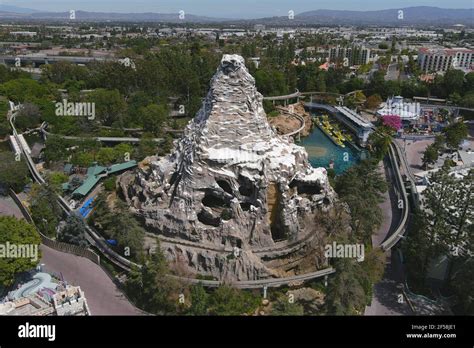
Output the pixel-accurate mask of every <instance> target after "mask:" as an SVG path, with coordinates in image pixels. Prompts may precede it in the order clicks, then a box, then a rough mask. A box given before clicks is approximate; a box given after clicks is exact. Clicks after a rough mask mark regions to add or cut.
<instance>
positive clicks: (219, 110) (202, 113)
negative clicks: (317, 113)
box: [120, 55, 335, 281]
mask: <svg viewBox="0 0 474 348" xmlns="http://www.w3.org/2000/svg"><path fill="white" fill-rule="evenodd" d="M262 100H263V97H262V95H261V94H260V93H259V92H258V91H257V89H256V87H255V80H254V78H253V77H252V76H251V75H250V74H249V72H248V70H247V69H246V67H245V64H244V59H243V58H242V57H240V56H238V55H224V56H223V58H222V61H221V64H220V66H219V68H218V69H217V72H216V73H215V75H214V77H213V78H212V81H211V85H210V90H209V92H208V94H207V97H206V99H205V101H204V102H203V105H202V108H201V109H200V110H199V112H198V113H197V115H196V116H195V118H194V119H193V120H191V121H190V123H189V124H188V125H187V127H186V129H185V132H184V135H183V137H182V138H181V139H180V140H179V141H176V142H175V148H174V150H173V152H172V153H171V154H170V155H168V156H166V157H164V158H158V157H156V156H154V157H150V158H148V159H147V160H146V161H144V162H143V163H142V164H141V165H140V168H139V169H138V172H137V173H136V174H134V175H125V176H123V177H122V178H121V180H120V185H121V187H122V191H123V193H124V195H125V198H126V199H127V201H128V202H129V204H130V206H131V209H132V210H133V211H134V212H135V213H136V214H137V215H138V216H139V217H140V218H141V219H142V220H143V222H144V223H145V225H146V226H147V229H148V230H149V231H153V232H154V233H157V234H159V235H161V236H162V237H163V238H164V239H165V241H162V243H161V244H162V247H163V249H164V251H165V253H166V255H167V257H168V258H169V259H170V260H174V261H175V262H179V263H181V265H182V266H184V267H185V268H186V269H187V270H188V271H189V272H191V273H199V274H203V275H208V276H212V277H214V278H217V279H221V280H229V281H232V280H252V279H259V278H268V277H278V276H282V275H284V274H285V272H284V271H282V270H279V269H276V268H271V267H268V266H266V265H265V261H264V260H262V257H260V256H259V255H261V254H262V251H265V254H266V257H267V256H268V254H269V253H270V254H271V252H272V250H273V249H275V250H277V249H278V250H280V253H279V254H278V255H280V254H281V249H282V248H283V249H284V248H285V247H288V248H289V247H290V246H294V245H297V244H298V243H300V242H301V243H302V242H303V241H305V240H307V239H308V238H310V237H311V234H312V233H317V232H315V231H314V230H312V229H311V224H310V223H308V221H311V217H312V216H313V215H314V214H315V212H316V211H321V210H322V211H325V210H328V209H331V207H332V202H333V200H334V199H335V193H334V191H333V190H332V188H331V187H330V185H329V183H328V178H327V175H326V170H325V169H324V168H312V167H311V165H310V164H309V162H308V155H307V153H306V151H305V150H304V148H302V147H300V146H297V145H295V144H294V143H293V139H292V138H288V137H282V136H278V135H277V134H276V133H275V132H274V130H273V129H272V128H271V127H270V125H269V124H268V122H267V118H266V114H265V111H264V110H263V105H262ZM293 249H294V248H293ZM293 249H292V250H293Z"/></svg>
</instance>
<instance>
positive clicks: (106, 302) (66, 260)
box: [41, 245, 141, 315]
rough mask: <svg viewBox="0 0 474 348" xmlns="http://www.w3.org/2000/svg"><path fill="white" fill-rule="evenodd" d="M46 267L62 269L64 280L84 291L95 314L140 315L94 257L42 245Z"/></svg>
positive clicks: (55, 270)
mask: <svg viewBox="0 0 474 348" xmlns="http://www.w3.org/2000/svg"><path fill="white" fill-rule="evenodd" d="M41 252H42V258H41V263H43V264H44V265H45V266H44V267H45V270H48V271H51V272H55V273H57V274H59V273H62V275H63V277H64V280H66V281H68V282H69V283H70V284H74V285H78V286H80V287H81V289H82V290H83V291H84V293H85V296H86V299H87V303H88V304H89V308H90V310H91V312H92V315H140V314H141V312H140V311H139V310H138V309H136V308H135V307H134V306H133V305H132V304H131V303H130V302H129V301H128V300H127V299H126V298H125V296H124V295H123V294H122V293H121V292H120V290H119V289H118V288H117V287H116V285H115V284H114V282H113V281H112V280H111V279H110V278H109V277H108V276H107V274H105V272H104V271H103V270H102V268H100V266H98V265H96V264H95V263H93V262H92V261H90V260H88V259H86V258H84V257H79V256H75V255H71V254H66V253H62V252H59V251H56V250H54V249H51V248H49V247H47V246H45V245H41Z"/></svg>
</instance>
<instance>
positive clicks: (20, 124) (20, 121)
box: [15, 103, 41, 129]
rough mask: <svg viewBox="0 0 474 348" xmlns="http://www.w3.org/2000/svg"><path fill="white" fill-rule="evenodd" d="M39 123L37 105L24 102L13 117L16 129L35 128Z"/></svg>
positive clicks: (39, 114) (39, 113) (39, 115)
mask: <svg viewBox="0 0 474 348" xmlns="http://www.w3.org/2000/svg"><path fill="white" fill-rule="evenodd" d="M40 123H41V112H40V109H39V108H38V106H36V105H35V104H32V103H25V104H23V105H22V107H21V109H20V110H19V111H18V113H17V114H16V117H15V126H16V127H17V128H18V129H28V128H35V127H37V126H38V125H39V124H40Z"/></svg>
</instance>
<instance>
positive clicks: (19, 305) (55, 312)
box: [0, 273, 91, 316]
mask: <svg viewBox="0 0 474 348" xmlns="http://www.w3.org/2000/svg"><path fill="white" fill-rule="evenodd" d="M44 275H47V276H48V274H46V273H37V274H36V276H35V277H36V279H33V280H31V281H30V282H28V283H25V284H23V285H22V286H21V287H20V288H19V289H17V290H15V291H12V292H11V293H9V295H8V296H7V297H6V298H4V299H3V300H0V315H10V316H11V315H21V316H24V315H26V316H63V315H64V316H71V315H73V316H87V315H91V312H90V309H89V305H88V304H87V299H86V297H85V295H84V292H83V291H82V290H81V288H80V287H79V286H72V285H69V284H67V283H66V282H63V281H61V282H59V283H55V282H51V281H49V279H50V278H51V277H44ZM40 276H43V277H40ZM43 278H44V279H47V280H48V281H44V279H43ZM37 279H40V280H41V283H40V284H39V285H38V284H36V283H35V281H36V280H37Z"/></svg>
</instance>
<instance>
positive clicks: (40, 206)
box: [30, 184, 62, 237]
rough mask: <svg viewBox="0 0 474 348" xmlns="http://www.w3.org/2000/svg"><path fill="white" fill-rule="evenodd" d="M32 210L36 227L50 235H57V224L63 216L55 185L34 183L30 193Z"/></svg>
mask: <svg viewBox="0 0 474 348" xmlns="http://www.w3.org/2000/svg"><path fill="white" fill-rule="evenodd" d="M30 210H31V215H32V218H33V221H34V222H35V225H36V227H37V228H38V229H39V230H40V231H41V232H42V233H43V234H45V235H47V236H48V237H55V236H56V226H57V225H58V222H59V220H60V219H61V217H62V210H61V208H60V206H59V204H58V202H57V192H56V191H55V188H54V187H53V186H50V185H48V184H46V185H42V186H40V185H37V184H34V185H33V187H32V189H31V193H30Z"/></svg>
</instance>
